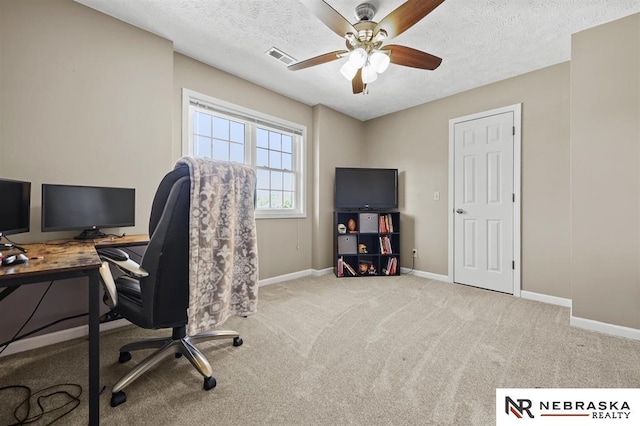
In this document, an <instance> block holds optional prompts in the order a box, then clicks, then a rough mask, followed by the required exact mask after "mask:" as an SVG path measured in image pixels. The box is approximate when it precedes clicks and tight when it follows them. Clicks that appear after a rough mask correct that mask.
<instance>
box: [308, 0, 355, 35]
mask: <svg viewBox="0 0 640 426" xmlns="http://www.w3.org/2000/svg"><path fill="white" fill-rule="evenodd" d="M300 2H301V3H302V4H304V5H305V6H306V7H307V8H308V9H309V10H310V11H311V12H312V13H313V14H314V15H316V16H317V17H318V19H320V20H321V21H322V22H324V24H325V25H326V26H327V27H329V28H330V29H331V31H333V32H334V33H336V34H338V35H339V36H340V37H344V35H345V34H346V33H353V34H358V31H357V30H356V29H355V28H354V27H353V25H351V23H350V22H349V21H347V20H346V19H345V18H344V16H342V15H340V14H339V13H338V12H337V11H336V10H335V9H334V8H333V7H331V6H329V5H328V4H327V3H325V2H324V1H322V0H300Z"/></svg>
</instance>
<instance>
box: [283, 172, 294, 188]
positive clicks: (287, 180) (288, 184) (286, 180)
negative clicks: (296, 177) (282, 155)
mask: <svg viewBox="0 0 640 426" xmlns="http://www.w3.org/2000/svg"><path fill="white" fill-rule="evenodd" d="M283 175H284V176H283V179H282V189H284V190H285V191H293V173H283Z"/></svg>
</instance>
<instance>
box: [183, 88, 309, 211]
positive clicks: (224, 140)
mask: <svg viewBox="0 0 640 426" xmlns="http://www.w3.org/2000/svg"><path fill="white" fill-rule="evenodd" d="M183 110H184V116H183V120H184V121H183V122H184V123H185V124H186V125H184V126H183V127H184V135H183V154H184V155H192V156H194V157H208V158H213V159H215V160H221V161H232V162H237V163H242V164H247V165H250V166H251V167H253V168H254V169H255V170H256V176H257V188H256V218H274V217H304V216H305V191H304V190H305V173H304V167H303V166H304V158H305V157H304V148H305V147H304V136H305V132H306V128H305V127H304V126H301V125H298V124H294V123H290V122H287V121H284V120H281V119H278V118H274V117H271V116H267V115H265V114H261V113H258V112H255V111H251V110H248V109H246V108H242V107H239V106H236V105H233V104H230V103H228V102H224V101H221V100H218V99H214V98H211V97H209V96H206V95H202V94H199V93H196V92H193V91H190V90H186V89H183Z"/></svg>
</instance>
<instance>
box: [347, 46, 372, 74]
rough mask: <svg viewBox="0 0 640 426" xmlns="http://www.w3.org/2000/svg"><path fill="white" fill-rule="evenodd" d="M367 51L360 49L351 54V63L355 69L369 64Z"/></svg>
mask: <svg viewBox="0 0 640 426" xmlns="http://www.w3.org/2000/svg"><path fill="white" fill-rule="evenodd" d="M367 56H368V55H367V51H366V50H364V49H363V48H362V47H359V48H357V49H355V50H353V51H351V53H350V54H349V63H350V64H351V66H353V67H354V68H356V69H358V68H361V67H362V66H363V65H364V64H365V63H366V62H367Z"/></svg>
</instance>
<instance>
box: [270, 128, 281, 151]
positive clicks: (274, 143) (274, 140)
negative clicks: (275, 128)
mask: <svg viewBox="0 0 640 426" xmlns="http://www.w3.org/2000/svg"><path fill="white" fill-rule="evenodd" d="M281 138H282V135H281V134H280V133H276V132H269V149H275V150H276V151H280V150H281V149H282V141H281Z"/></svg>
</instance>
